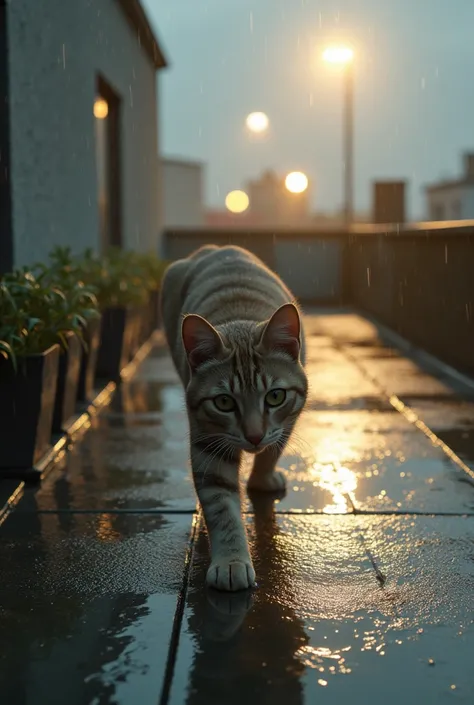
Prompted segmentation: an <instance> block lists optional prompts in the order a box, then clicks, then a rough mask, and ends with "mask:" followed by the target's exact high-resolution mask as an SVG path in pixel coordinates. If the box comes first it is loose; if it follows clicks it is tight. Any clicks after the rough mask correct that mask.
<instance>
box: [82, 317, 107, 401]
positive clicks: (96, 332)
mask: <svg viewBox="0 0 474 705" xmlns="http://www.w3.org/2000/svg"><path fill="white" fill-rule="evenodd" d="M100 334H101V319H100V318H95V319H92V320H90V321H88V323H87V328H86V329H85V331H84V342H85V347H84V346H82V345H81V348H82V351H81V368H80V372H79V384H78V387H77V401H78V402H81V403H88V402H90V401H91V399H92V397H93V396H94V387H95V376H96V369H97V359H98V356H99V347H100Z"/></svg>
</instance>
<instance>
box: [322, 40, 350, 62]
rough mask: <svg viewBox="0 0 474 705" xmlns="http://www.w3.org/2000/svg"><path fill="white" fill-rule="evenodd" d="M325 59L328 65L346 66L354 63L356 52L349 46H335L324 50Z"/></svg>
mask: <svg viewBox="0 0 474 705" xmlns="http://www.w3.org/2000/svg"><path fill="white" fill-rule="evenodd" d="M323 59H324V61H326V62H327V63H328V64H339V65H340V66H344V65H346V64H350V63H351V62H352V61H353V59H354V52H353V50H352V49H351V48H350V47H348V46H344V45H333V46H330V47H327V48H326V49H325V50H324V52H323Z"/></svg>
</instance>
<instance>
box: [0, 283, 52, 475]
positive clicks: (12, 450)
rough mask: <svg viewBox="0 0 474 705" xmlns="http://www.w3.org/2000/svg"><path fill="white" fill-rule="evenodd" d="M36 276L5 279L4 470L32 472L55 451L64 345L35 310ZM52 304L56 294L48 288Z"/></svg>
mask: <svg viewBox="0 0 474 705" xmlns="http://www.w3.org/2000/svg"><path fill="white" fill-rule="evenodd" d="M35 283H36V282H35V280H34V277H32V276H31V275H29V274H28V273H26V272H23V273H17V274H15V275H10V276H8V277H4V278H3V279H2V280H0V398H1V404H0V448H1V452H0V473H2V474H4V475H5V474H9V475H16V474H19V473H20V474H21V473H23V472H25V471H28V470H30V469H31V468H33V467H34V466H35V464H36V463H38V461H39V460H40V459H41V457H42V456H43V455H44V454H45V453H46V452H47V451H48V450H49V448H50V443H51V427H52V420H53V411H54V401H55V395H56V384H57V370H58V362H59V345H58V344H57V343H56V342H55V336H50V332H51V320H50V319H49V318H48V320H46V321H41V320H40V319H39V318H37V317H34V316H32V315H31V314H30V313H29V312H28V310H29V297H30V294H31V291H32V289H33V288H34V286H35ZM43 293H44V294H45V296H46V297H47V302H48V303H49V304H50V305H51V306H52V305H53V300H54V299H55V294H54V292H52V291H51V290H49V291H43Z"/></svg>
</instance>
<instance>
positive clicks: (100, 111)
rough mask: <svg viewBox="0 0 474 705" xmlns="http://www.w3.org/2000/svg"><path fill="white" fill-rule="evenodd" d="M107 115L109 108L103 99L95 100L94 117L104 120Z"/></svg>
mask: <svg viewBox="0 0 474 705" xmlns="http://www.w3.org/2000/svg"><path fill="white" fill-rule="evenodd" d="M108 114H109V106H108V104H107V101H106V100H104V99H103V98H97V100H96V101H95V103H94V117H96V118H97V119H98V120H104V118H106V117H107V115H108Z"/></svg>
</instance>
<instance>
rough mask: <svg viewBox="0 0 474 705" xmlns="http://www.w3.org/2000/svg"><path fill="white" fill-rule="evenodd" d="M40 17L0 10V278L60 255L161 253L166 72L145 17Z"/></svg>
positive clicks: (90, 10)
mask: <svg viewBox="0 0 474 705" xmlns="http://www.w3.org/2000/svg"><path fill="white" fill-rule="evenodd" d="M40 5H41V9H40V11H39V10H38V3H36V2H31V0H15V1H14V2H0V163H1V168H0V272H1V271H8V270H9V269H11V268H12V267H13V266H19V265H23V264H29V263H32V262H35V261H38V260H44V259H45V258H46V256H47V254H48V252H49V251H50V250H51V248H52V247H53V246H54V245H69V246H71V247H72V248H73V249H74V250H76V251H77V250H82V249H83V248H85V247H92V248H94V249H96V250H99V249H101V248H105V247H108V246H109V245H117V246H124V247H134V248H136V249H139V250H143V251H144V250H149V249H156V248H157V247H158V244H159V238H160V234H161V230H162V227H161V225H162V224H161V216H162V213H161V195H160V181H161V180H160V173H159V170H160V162H159V159H158V153H159V145H158V135H157V107H158V101H157V97H158V96H157V81H156V72H157V70H159V69H162V68H163V67H165V65H166V61H165V58H164V55H163V53H162V50H161V48H160V46H159V43H158V40H157V38H156V36H155V35H154V33H153V30H152V28H151V26H150V24H149V22H148V20H147V18H146V15H145V12H144V10H143V8H142V6H141V4H140V2H139V1H138V0H100V2H91V0H75V1H74V2H58V0H42V2H41V3H40ZM38 13H39V14H38Z"/></svg>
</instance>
